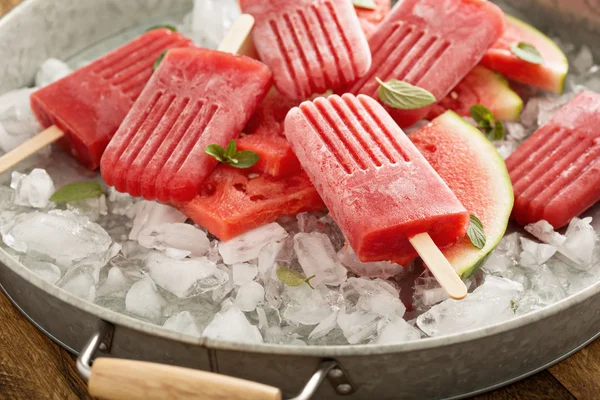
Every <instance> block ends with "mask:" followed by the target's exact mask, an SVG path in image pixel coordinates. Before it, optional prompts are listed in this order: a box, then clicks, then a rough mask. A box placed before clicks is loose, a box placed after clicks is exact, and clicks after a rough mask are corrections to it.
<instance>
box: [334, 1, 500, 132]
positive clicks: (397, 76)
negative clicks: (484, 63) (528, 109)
mask: <svg viewBox="0 0 600 400" xmlns="http://www.w3.org/2000/svg"><path fill="white" fill-rule="evenodd" d="M503 30H504V14H503V12H502V10H500V8H498V7H497V6H496V5H494V4H492V3H491V2H489V1H487V0H403V1H400V2H398V3H397V4H396V5H395V6H394V8H393V9H392V11H391V12H390V13H389V14H388V16H387V17H386V18H385V20H384V21H383V22H382V23H381V24H380V25H379V27H378V28H377V30H376V31H375V33H373V35H372V36H371V37H370V38H369V45H370V47H371V53H372V58H373V64H372V67H371V69H370V70H369V72H368V73H367V74H366V75H365V76H364V77H362V78H361V79H360V80H358V81H357V82H356V83H354V84H353V85H350V86H348V87H346V88H345V90H344V91H343V92H348V93H354V94H366V95H368V96H371V97H373V98H375V99H379V95H378V91H379V87H380V86H379V83H378V82H377V80H376V78H379V79H380V80H381V81H383V82H388V81H390V80H399V81H404V82H406V83H409V84H411V85H414V86H418V87H420V88H423V89H426V90H427V91H429V92H430V93H431V94H432V95H433V96H434V97H435V99H437V101H440V100H442V99H443V98H444V97H445V96H446V95H448V93H450V91H451V90H452V89H453V88H454V87H456V85H457V84H458V83H459V82H460V81H461V80H462V79H463V78H464V77H465V76H466V75H467V74H468V73H469V72H470V71H471V70H472V69H473V68H474V67H475V66H476V65H477V64H478V63H479V61H480V60H481V59H482V58H483V56H484V55H485V53H486V51H487V50H488V49H489V48H490V47H491V46H492V45H493V44H494V43H495V42H496V40H498V38H499V37H500V36H501V35H502V32H503ZM429 108H430V107H427V106H425V107H421V108H417V109H412V110H409V109H401V108H392V107H387V110H388V112H389V113H390V114H391V115H392V117H393V118H394V120H395V121H396V122H397V123H398V124H399V125H400V126H401V127H403V128H405V127H410V126H412V125H414V124H415V123H416V122H417V121H419V120H421V119H423V118H424V117H425V116H426V115H427V113H428V111H429Z"/></svg>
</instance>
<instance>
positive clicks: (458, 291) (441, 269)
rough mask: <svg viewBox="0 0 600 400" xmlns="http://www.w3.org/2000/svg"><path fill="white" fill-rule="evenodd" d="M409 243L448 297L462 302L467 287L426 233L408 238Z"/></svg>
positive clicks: (465, 295)
mask: <svg viewBox="0 0 600 400" xmlns="http://www.w3.org/2000/svg"><path fill="white" fill-rule="evenodd" d="M409 241H410V243H411V244H412V245H413V247H414V248H415V250H417V253H419V255H420V256H421V258H422V259H423V261H424V262H425V264H426V265H427V267H428V268H429V270H430V271H431V273H432V274H433V276H434V277H435V279H436V280H437V281H438V283H439V284H440V285H441V286H442V287H443V288H444V289H445V290H446V292H447V293H448V295H449V296H450V297H452V298H453V299H455V300H462V299H464V298H465V297H467V292H468V290H467V286H466V285H465V283H464V282H463V281H462V279H460V276H458V274H457V273H456V271H455V270H454V268H452V265H450V263H449V262H448V260H447V259H446V257H445V256H444V254H443V253H442V252H441V251H440V249H438V247H437V246H436V245H435V243H434V242H433V240H432V239H431V236H429V234H428V233H421V234H419V235H416V236H414V237H412V238H410V239H409Z"/></svg>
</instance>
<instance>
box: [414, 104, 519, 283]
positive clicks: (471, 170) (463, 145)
mask: <svg viewBox="0 0 600 400" xmlns="http://www.w3.org/2000/svg"><path fill="white" fill-rule="evenodd" d="M410 139H411V140H412V141H413V143H414V144H415V146H417V148H418V149H419V150H420V151H421V153H422V154H423V156H425V158H426V159H427V161H429V163H430V164H431V166H432V167H433V168H434V169H435V170H436V171H437V173H438V174H439V175H440V176H441V177H442V179H443V180H444V181H445V182H446V184H447V185H448V186H449V187H450V189H452V191H453V192H454V194H455V195H456V197H458V199H459V200H460V201H461V202H462V204H463V205H464V206H465V208H466V209H467V211H469V213H471V214H473V215H475V216H477V217H478V218H479V219H480V220H481V222H482V223H483V227H484V230H485V234H486V237H487V241H486V245H485V247H484V248H483V249H481V250H479V249H477V248H476V247H475V246H473V244H471V242H470V241H469V239H468V238H465V239H463V240H462V241H460V242H458V243H457V244H455V245H453V246H451V247H448V248H446V249H444V250H442V251H443V253H444V255H445V256H446V258H447V259H448V261H450V264H452V266H453V267H454V269H455V270H456V271H457V272H458V274H459V275H461V277H462V278H463V279H467V278H468V277H469V276H471V275H472V274H473V273H474V272H475V271H477V269H478V268H479V267H480V266H481V265H482V264H483V262H484V261H485V259H486V258H487V256H488V255H489V253H490V252H491V251H492V250H493V249H494V248H495V247H496V246H497V245H498V242H500V240H501V239H502V237H503V236H504V233H505V232H506V227H507V225H508V220H509V218H510V214H511V211H512V207H513V203H514V198H513V190H512V184H511V182H510V177H509V175H508V171H507V169H506V164H505V163H504V160H502V157H501V156H500V154H498V152H497V151H496V149H495V148H494V145H493V144H492V143H491V142H490V141H489V140H488V139H487V138H486V137H485V136H484V135H483V134H482V133H481V132H480V131H479V129H477V128H475V127H473V126H472V125H471V124H469V123H468V122H466V121H465V120H464V119H462V118H461V117H459V116H458V115H457V114H456V113H454V112H452V111H448V112H446V113H445V114H442V115H441V116H440V117H438V118H436V119H435V120H434V121H433V122H431V123H430V124H428V125H426V126H424V127H423V128H421V129H420V130H418V131H416V132H414V133H412V134H411V135H410Z"/></svg>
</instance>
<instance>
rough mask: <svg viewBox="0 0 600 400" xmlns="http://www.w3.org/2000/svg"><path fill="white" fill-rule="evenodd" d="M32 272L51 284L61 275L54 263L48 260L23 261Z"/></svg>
mask: <svg viewBox="0 0 600 400" xmlns="http://www.w3.org/2000/svg"><path fill="white" fill-rule="evenodd" d="M25 265H26V266H27V268H29V269H30V270H31V271H32V272H33V273H35V274H36V275H37V276H39V277H40V278H42V279H43V280H45V281H48V282H50V283H52V284H54V283H56V282H58V281H59V280H60V278H61V277H62V271H61V270H60V268H58V267H57V266H56V265H54V264H52V263H49V262H41V261H33V260H31V261H27V262H26V263H25Z"/></svg>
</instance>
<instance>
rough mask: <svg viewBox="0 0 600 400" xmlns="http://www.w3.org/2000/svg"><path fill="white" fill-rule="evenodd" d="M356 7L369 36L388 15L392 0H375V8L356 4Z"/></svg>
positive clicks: (359, 18)
mask: <svg viewBox="0 0 600 400" xmlns="http://www.w3.org/2000/svg"><path fill="white" fill-rule="evenodd" d="M354 8H355V9H356V14H357V15H358V20H359V21H360V26H361V28H362V30H363V32H364V33H365V35H366V36H367V38H368V37H369V36H371V34H372V33H373V32H375V29H377V25H379V24H380V23H381V21H383V20H384V18H385V17H386V15H387V14H388V13H389V12H390V10H391V9H392V0H375V9H374V10H370V9H368V8H361V7H356V6H355V7H354Z"/></svg>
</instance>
